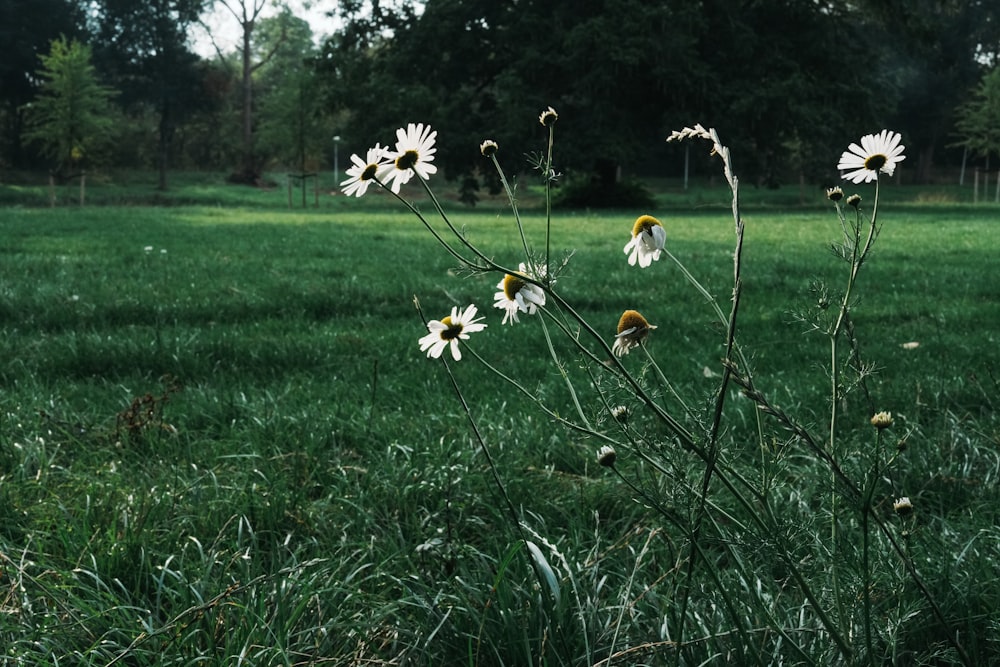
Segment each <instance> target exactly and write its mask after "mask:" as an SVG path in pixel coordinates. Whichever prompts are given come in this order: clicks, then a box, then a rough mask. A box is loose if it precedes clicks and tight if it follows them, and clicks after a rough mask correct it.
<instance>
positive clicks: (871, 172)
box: [837, 130, 906, 183]
mask: <svg viewBox="0 0 1000 667" xmlns="http://www.w3.org/2000/svg"><path fill="white" fill-rule="evenodd" d="M901 139H902V136H901V135H900V134H899V133H898V132H890V131H889V130H882V131H881V132H879V133H878V134H866V135H865V136H863V137H861V145H860V146H859V145H857V144H851V145H850V146H848V147H847V150H846V151H844V154H843V155H841V156H840V162H839V163H838V164H837V169H840V170H845V169H849V170H853V171H849V172H848V173H846V174H844V180H847V181H852V182H854V183H871V182H872V181H874V180H877V179H878V174H879V172H882V173H883V174H886V175H888V176H892V172H894V171H895V170H896V164H898V163H899V162H902V161H903V160H905V159H906V156H905V155H903V148H904V146H901V145H900V144H899V142H900V140H901Z"/></svg>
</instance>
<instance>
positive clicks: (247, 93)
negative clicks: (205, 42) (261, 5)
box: [241, 20, 257, 183]
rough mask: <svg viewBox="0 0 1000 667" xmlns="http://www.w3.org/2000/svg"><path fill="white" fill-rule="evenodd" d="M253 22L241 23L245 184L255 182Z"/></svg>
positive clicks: (243, 167)
mask: <svg viewBox="0 0 1000 667" xmlns="http://www.w3.org/2000/svg"><path fill="white" fill-rule="evenodd" d="M253 28H254V22H253V21H252V20H251V21H245V22H244V23H243V166H242V172H243V173H242V174H241V175H242V177H243V179H244V180H245V182H247V183H253V182H255V181H256V180H257V168H256V165H255V164H254V156H253V76H252V75H253V68H252V67H251V63H250V58H251V52H250V38H251V36H252V35H253Z"/></svg>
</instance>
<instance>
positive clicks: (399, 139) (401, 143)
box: [386, 123, 437, 194]
mask: <svg viewBox="0 0 1000 667" xmlns="http://www.w3.org/2000/svg"><path fill="white" fill-rule="evenodd" d="M436 137H437V132H434V131H431V126H430V125H424V124H423V123H416V124H414V123H410V124H409V125H407V126H406V129H405V130H404V129H403V128H399V129H398V130H396V150H395V151H392V152H390V153H389V154H388V155H387V157H388V158H389V159H390V160H392V164H393V166H394V167H395V169H393V170H392V171H391V172H389V176H388V179H387V181H386V182H387V184H390V185H391V186H392V191H393V192H395V193H396V194H399V186H401V185H403V184H404V183H407V182H409V180H410V179H411V178H413V174H414V172H416V174H417V175H418V176H420V178H423V179H424V180H426V179H428V178H430V176H431V174H434V173H437V167H435V166H434V165H432V164H431V162H432V161H433V160H434V153H436V152H437V149H436V148H434V139H435V138H436Z"/></svg>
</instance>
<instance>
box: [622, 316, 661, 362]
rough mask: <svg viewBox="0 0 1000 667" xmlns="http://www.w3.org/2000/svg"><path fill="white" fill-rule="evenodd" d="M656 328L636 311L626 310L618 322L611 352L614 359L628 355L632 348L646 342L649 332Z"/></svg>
mask: <svg viewBox="0 0 1000 667" xmlns="http://www.w3.org/2000/svg"><path fill="white" fill-rule="evenodd" d="M655 328H656V327H655V326H653V325H652V324H650V323H649V322H647V321H646V318H645V317H643V316H642V315H641V314H640V313H639V311H637V310H626V311H625V312H624V313H622V316H621V319H619V320H618V335H617V336H615V343H614V345H612V346H611V351H612V352H614V353H615V356H616V357H622V356H625V355H626V354H628V353H629V352H630V351H631V350H632V348H633V347H638V346H639V345H641V344H642V342H643V341H644V340H646V336H648V335H649V332H650V331H652V330H653V329H655Z"/></svg>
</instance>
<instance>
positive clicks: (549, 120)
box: [538, 107, 559, 127]
mask: <svg viewBox="0 0 1000 667" xmlns="http://www.w3.org/2000/svg"><path fill="white" fill-rule="evenodd" d="M557 120H559V114H557V113H556V110H555V109H553V108H552V107H549V108H548V109H546V110H545V111H543V112H542V113H540V114H538V122H539V123H541V124H542V125H543V126H545V127H549V126H551V125H554V124H555V122H556V121H557Z"/></svg>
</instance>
